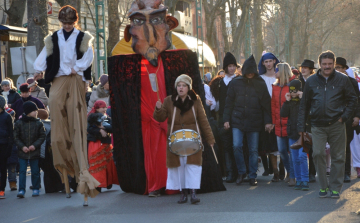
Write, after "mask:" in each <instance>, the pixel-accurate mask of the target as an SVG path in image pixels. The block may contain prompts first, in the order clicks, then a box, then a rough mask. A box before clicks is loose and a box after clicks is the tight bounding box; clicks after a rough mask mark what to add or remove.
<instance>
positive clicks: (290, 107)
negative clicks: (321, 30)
mask: <svg viewBox="0 0 360 223" xmlns="http://www.w3.org/2000/svg"><path fill="white" fill-rule="evenodd" d="M300 89H301V81H299V80H298V79H295V80H292V81H291V82H290V83H289V93H286V95H285V98H286V101H285V102H284V104H283V106H282V108H281V111H280V116H281V117H288V124H287V134H288V137H289V145H292V144H294V143H295V142H296V141H297V140H298V139H299V133H298V132H299V131H298V130H297V119H298V113H299V107H300V99H301V97H302V94H303V93H302V92H301V91H300ZM290 151H291V157H292V160H293V165H294V170H295V178H296V185H295V187H294V189H295V190H304V191H307V190H309V169H308V163H307V154H306V153H305V152H304V151H303V148H300V149H298V150H296V149H290Z"/></svg>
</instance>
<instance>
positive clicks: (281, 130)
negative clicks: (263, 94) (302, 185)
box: [271, 63, 296, 186]
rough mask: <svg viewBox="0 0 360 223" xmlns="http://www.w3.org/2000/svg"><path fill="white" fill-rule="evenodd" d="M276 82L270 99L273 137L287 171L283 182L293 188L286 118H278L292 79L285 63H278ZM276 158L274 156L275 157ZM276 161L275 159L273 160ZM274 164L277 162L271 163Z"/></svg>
mask: <svg viewBox="0 0 360 223" xmlns="http://www.w3.org/2000/svg"><path fill="white" fill-rule="evenodd" d="M275 76H276V78H277V80H276V82H275V83H274V84H273V88H272V98H271V114H272V121H273V124H274V125H275V135H276V138H277V144H278V149H279V152H280V157H281V159H282V161H283V163H284V166H285V169H286V171H287V176H286V179H285V182H289V186H295V184H296V182H295V174H294V168H293V166H292V162H291V159H290V158H289V139H288V137H287V131H286V128H287V118H283V117H280V110H281V107H282V105H283V104H284V102H285V101H286V98H285V94H286V93H288V92H289V86H288V83H289V82H290V81H291V80H292V79H294V78H295V77H294V76H293V74H292V72H291V69H290V66H289V64H287V63H279V64H278V65H277V72H276V74H275ZM275 157H276V156H275ZM275 159H276V158H275ZM272 163H275V167H274V168H276V164H277V162H273V160H272Z"/></svg>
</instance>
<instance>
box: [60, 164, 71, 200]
mask: <svg viewBox="0 0 360 223" xmlns="http://www.w3.org/2000/svg"><path fill="white" fill-rule="evenodd" d="M62 174H63V179H64V184H65V191H66V198H70V197H71V195H70V186H69V178H68V175H67V170H66V169H65V168H63V171H62Z"/></svg>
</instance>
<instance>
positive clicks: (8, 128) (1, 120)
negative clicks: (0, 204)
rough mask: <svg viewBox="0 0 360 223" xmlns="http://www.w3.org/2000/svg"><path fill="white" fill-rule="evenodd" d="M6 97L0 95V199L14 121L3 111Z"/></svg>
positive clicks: (3, 193) (4, 180)
mask: <svg viewBox="0 0 360 223" xmlns="http://www.w3.org/2000/svg"><path fill="white" fill-rule="evenodd" d="M5 106H6V99H5V97H3V96H1V95H0V174H1V176H0V199H4V198H5V186H6V177H7V174H6V164H7V159H8V157H9V156H10V154H11V148H12V145H13V129H14V121H13V119H12V118H11V116H10V115H9V114H8V113H7V112H6V111H5Z"/></svg>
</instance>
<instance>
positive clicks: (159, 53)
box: [108, 0, 225, 196]
mask: <svg viewBox="0 0 360 223" xmlns="http://www.w3.org/2000/svg"><path fill="white" fill-rule="evenodd" d="M166 13H167V7H166V6H164V5H163V4H162V1H161V0H137V1H134V2H133V3H132V6H131V9H130V11H129V18H130V20H131V23H130V25H128V26H127V27H126V29H125V40H126V41H130V40H131V38H132V48H133V50H134V52H136V53H137V54H128V55H117V56H113V57H110V58H109V60H108V69H109V78H110V79H109V83H110V98H111V109H112V118H113V131H114V133H113V136H114V137H113V138H114V160H115V162H116V166H117V170H118V176H119V183H120V186H121V188H122V190H123V191H125V192H134V193H137V194H149V196H158V195H159V191H160V189H162V188H165V186H166V178H167V169H166V148H167V147H166V144H167V137H166V133H167V124H166V122H162V123H159V122H157V121H156V120H155V119H154V118H153V111H154V108H155V104H156V102H157V101H158V100H160V101H161V102H163V101H164V98H165V97H166V96H168V95H170V94H172V93H173V90H174V83H175V79H176V78H177V77H178V76H179V75H181V74H187V75H189V76H190V77H191V78H192V79H193V89H194V90H195V92H196V93H197V94H199V95H200V97H201V98H202V101H203V104H204V102H205V99H204V98H205V96H204V95H205V93H204V87H203V84H202V81H201V77H200V73H199V65H198V60H197V54H196V53H194V52H192V51H190V50H168V51H166V50H167V49H168V48H169V47H170V46H171V42H170V39H169V37H168V32H169V30H171V29H174V28H175V27H176V26H177V25H178V21H177V19H176V18H174V17H172V16H169V15H167V14H166ZM154 77H156V78H155V80H157V81H156V84H155V86H156V87H155V88H156V90H154V88H152V85H151V83H150V79H151V78H154ZM153 84H154V83H153ZM153 86H154V85H153ZM220 190H225V187H224V185H223V183H222V179H221V175H220V172H219V169H218V166H217V164H216V161H215V159H214V156H213V154H212V151H211V148H209V146H208V145H205V151H204V153H203V172H202V181H201V189H200V192H213V191H220Z"/></svg>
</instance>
